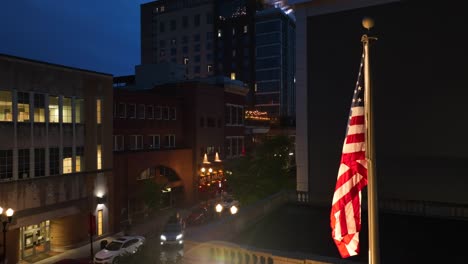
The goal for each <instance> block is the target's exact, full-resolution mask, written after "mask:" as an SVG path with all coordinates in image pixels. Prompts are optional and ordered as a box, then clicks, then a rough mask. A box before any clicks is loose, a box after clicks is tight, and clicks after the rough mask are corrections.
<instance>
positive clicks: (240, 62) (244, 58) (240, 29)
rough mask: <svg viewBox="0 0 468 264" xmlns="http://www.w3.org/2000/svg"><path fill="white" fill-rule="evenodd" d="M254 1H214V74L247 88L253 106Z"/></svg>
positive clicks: (255, 2)
mask: <svg viewBox="0 0 468 264" xmlns="http://www.w3.org/2000/svg"><path fill="white" fill-rule="evenodd" d="M260 7H261V5H260V4H259V2H258V1H255V0H237V1H230V0H218V1H215V27H214V33H215V41H214V45H215V54H216V58H215V74H216V75H222V76H227V77H228V78H231V80H240V81H242V82H244V83H246V84H247V86H248V88H249V96H248V102H247V103H248V105H253V92H254V86H255V12H256V11H257V8H260Z"/></svg>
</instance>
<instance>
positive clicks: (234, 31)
mask: <svg viewBox="0 0 468 264" xmlns="http://www.w3.org/2000/svg"><path fill="white" fill-rule="evenodd" d="M235 34H236V29H235V28H233V29H232V35H233V36H234V35H235Z"/></svg>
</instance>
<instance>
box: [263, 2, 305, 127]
mask: <svg viewBox="0 0 468 264" xmlns="http://www.w3.org/2000/svg"><path fill="white" fill-rule="evenodd" d="M288 13H289V14H288ZM295 37H296V24H295V19H294V17H293V16H292V13H291V11H289V10H287V9H283V8H281V7H273V8H268V9H265V10H263V11H259V12H257V14H256V17H255V48H256V52H255V79H256V80H255V81H256V85H255V109H257V110H259V111H262V112H267V113H268V115H269V116H270V117H271V118H273V119H277V118H279V117H289V118H294V116H295V112H296V109H295V108H296V104H295V101H296V98H295V82H294V74H295V60H296V56H295Z"/></svg>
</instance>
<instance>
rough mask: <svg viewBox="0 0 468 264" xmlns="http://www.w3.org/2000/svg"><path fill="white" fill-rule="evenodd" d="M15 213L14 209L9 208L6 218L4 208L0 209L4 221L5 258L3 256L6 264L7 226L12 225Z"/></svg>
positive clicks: (0, 215) (0, 216) (3, 261)
mask: <svg viewBox="0 0 468 264" xmlns="http://www.w3.org/2000/svg"><path fill="white" fill-rule="evenodd" d="M14 212H15V211H13V209H11V208H8V210H6V212H5V215H6V218H5V216H3V208H2V207H0V218H1V221H2V224H3V256H2V263H5V259H6V233H7V230H8V229H7V225H8V224H9V223H11V220H12V218H13V214H14Z"/></svg>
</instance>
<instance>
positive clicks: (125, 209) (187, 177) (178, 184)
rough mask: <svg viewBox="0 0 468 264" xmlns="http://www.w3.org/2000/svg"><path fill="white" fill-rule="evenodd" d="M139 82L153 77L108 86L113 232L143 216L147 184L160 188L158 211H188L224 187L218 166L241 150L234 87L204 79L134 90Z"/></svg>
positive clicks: (241, 100)
mask: <svg viewBox="0 0 468 264" xmlns="http://www.w3.org/2000/svg"><path fill="white" fill-rule="evenodd" d="M142 74H143V75H146V76H139V75H142ZM139 78H143V79H146V80H148V81H149V82H148V83H152V79H153V78H158V77H155V75H154V74H152V72H151V71H140V72H137V74H136V76H134V77H132V76H122V77H116V78H115V79H114V87H115V98H114V102H115V107H114V120H115V121H114V142H115V145H114V164H116V165H115V166H114V174H115V179H116V180H117V181H120V182H123V184H119V186H121V188H120V190H119V193H121V194H120V195H118V196H116V197H119V198H118V199H119V201H116V203H117V204H119V205H120V206H119V207H120V208H121V210H120V211H119V212H120V214H121V215H116V216H115V217H116V218H117V217H119V218H120V220H121V223H120V225H121V227H122V225H125V224H126V222H127V220H128V219H130V218H132V217H133V216H134V215H135V214H138V213H142V212H144V211H145V201H144V197H142V193H141V190H143V189H144V188H143V187H144V185H145V184H146V183H147V182H148V181H149V180H151V181H154V182H156V183H159V184H162V187H163V192H164V193H163V195H162V197H163V199H162V200H163V201H162V204H161V206H174V205H181V204H184V205H187V204H193V203H194V202H196V201H197V200H200V199H202V200H203V199H207V198H209V197H212V196H213V195H215V194H216V192H220V191H221V190H223V189H225V188H226V186H227V185H226V184H228V183H227V177H226V174H225V172H224V165H223V160H225V159H229V158H234V157H239V156H241V155H242V153H243V151H244V150H245V149H244V132H245V127H244V112H245V110H244V105H245V98H246V95H247V91H248V90H247V88H246V87H245V86H244V85H243V83H242V82H239V81H233V80H230V79H228V78H224V77H211V78H207V79H199V80H188V81H179V82H169V83H166V84H161V85H156V86H149V87H138V88H137V86H135V80H137V79H139ZM142 175H143V176H142ZM116 214H117V212H116Z"/></svg>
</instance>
